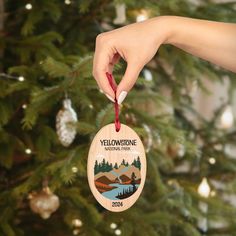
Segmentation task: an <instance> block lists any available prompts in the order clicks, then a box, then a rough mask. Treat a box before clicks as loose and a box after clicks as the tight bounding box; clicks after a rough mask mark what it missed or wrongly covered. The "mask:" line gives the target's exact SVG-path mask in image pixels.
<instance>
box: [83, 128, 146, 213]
mask: <svg viewBox="0 0 236 236" xmlns="http://www.w3.org/2000/svg"><path fill="white" fill-rule="evenodd" d="M87 171H88V182H89V186H90V188H91V191H92V193H93V195H94V197H95V198H96V200H97V201H98V202H99V203H100V204H101V205H102V206H103V207H104V208H106V209H107V210H110V211H114V212H119V211H124V210H126V209H128V208H129V207H131V206H132V205H133V204H134V203H135V202H136V201H137V199H138V197H139V196H140V194H141V192H142V189H143V186H144V183H145V179H146V155H145V150H144V147H143V144H142V141H141V140H140V138H139V136H138V135H137V134H136V133H135V131H134V130H132V129H131V128H129V127H128V126H126V125H124V124H121V128H120V130H119V132H116V130H115V127H114V124H109V125H106V126H104V127H103V128H102V129H101V130H100V131H99V132H98V133H97V134H96V136H95V137H94V139H93V141H92V144H91V147H90V150H89V156H88V165H87Z"/></svg>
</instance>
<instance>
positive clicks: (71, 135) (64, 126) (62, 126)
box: [56, 99, 78, 147]
mask: <svg viewBox="0 0 236 236" xmlns="http://www.w3.org/2000/svg"><path fill="white" fill-rule="evenodd" d="M77 121H78V119H77V114H76V112H75V111H74V109H73V108H72V106H71V100H70V99H65V100H64V101H63V108H62V109H61V110H60V111H59V112H58V114H57V117H56V129H57V135H58V138H59V140H60V142H61V144H62V145H63V146H65V147H68V146H69V145H70V144H71V143H72V142H73V141H74V139H75V136H76V125H75V124H76V122H77Z"/></svg>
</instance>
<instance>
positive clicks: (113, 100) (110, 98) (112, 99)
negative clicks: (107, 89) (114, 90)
mask: <svg viewBox="0 0 236 236" xmlns="http://www.w3.org/2000/svg"><path fill="white" fill-rule="evenodd" d="M105 95H106V96H107V97H108V99H109V100H111V101H112V102H115V99H114V98H112V97H111V96H110V95H109V94H106V93H105Z"/></svg>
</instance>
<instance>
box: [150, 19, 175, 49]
mask: <svg viewBox="0 0 236 236" xmlns="http://www.w3.org/2000/svg"><path fill="white" fill-rule="evenodd" d="M174 18H175V16H158V17H155V18H153V19H154V21H155V28H154V29H155V31H156V36H155V37H156V39H157V41H158V42H157V43H159V44H173V43H174V41H175V36H176V34H175V25H176V21H175V20H174Z"/></svg>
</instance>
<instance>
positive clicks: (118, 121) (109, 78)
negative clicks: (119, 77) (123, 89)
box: [106, 72, 120, 132]
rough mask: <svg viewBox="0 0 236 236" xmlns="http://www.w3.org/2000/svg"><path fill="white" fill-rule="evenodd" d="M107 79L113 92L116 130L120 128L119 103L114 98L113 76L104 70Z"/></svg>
mask: <svg viewBox="0 0 236 236" xmlns="http://www.w3.org/2000/svg"><path fill="white" fill-rule="evenodd" d="M106 76H107V79H108V81H109V84H110V86H111V88H112V90H113V91H114V93H115V103H114V108H115V127H116V132H118V131H119V130H120V120H119V105H118V102H117V99H116V85H115V84H114V80H113V76H112V74H110V73H108V72H106Z"/></svg>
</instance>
